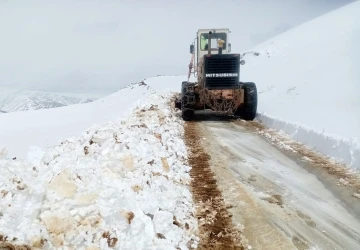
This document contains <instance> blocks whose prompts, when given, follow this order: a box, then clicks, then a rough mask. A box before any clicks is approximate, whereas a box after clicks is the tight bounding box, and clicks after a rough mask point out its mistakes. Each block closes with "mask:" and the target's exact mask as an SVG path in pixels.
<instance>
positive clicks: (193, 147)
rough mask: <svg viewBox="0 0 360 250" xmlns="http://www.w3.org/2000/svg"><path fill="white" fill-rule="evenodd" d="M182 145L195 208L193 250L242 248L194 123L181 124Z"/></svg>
mask: <svg viewBox="0 0 360 250" xmlns="http://www.w3.org/2000/svg"><path fill="white" fill-rule="evenodd" d="M184 129H185V135H184V136H185V143H186V145H187V147H188V152H189V159H188V161H189V164H190V166H191V167H192V169H191V171H190V176H191V179H192V180H191V190H192V193H193V197H194V200H195V204H196V206H197V211H196V213H197V214H196V216H197V219H198V223H199V231H200V235H199V236H200V243H199V246H198V248H197V249H245V248H244V247H243V246H242V244H241V239H242V237H243V236H242V233H241V230H240V229H237V228H235V227H234V226H233V224H232V219H231V215H230V213H229V212H228V211H227V209H226V206H225V203H224V199H223V197H222V194H221V191H220V190H219V188H218V186H217V181H216V178H215V175H214V173H213V172H212V170H211V167H210V163H209V160H210V156H209V155H208V154H207V153H205V151H204V150H203V148H202V146H201V144H200V140H201V137H200V135H199V133H198V129H197V126H196V123H195V122H187V123H185V125H184Z"/></svg>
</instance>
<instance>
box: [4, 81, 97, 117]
mask: <svg viewBox="0 0 360 250" xmlns="http://www.w3.org/2000/svg"><path fill="white" fill-rule="evenodd" d="M93 100H95V99H94V98H89V97H82V96H77V95H70V94H58V93H50V92H40V91H29V90H20V89H13V88H5V87H0V110H2V111H5V112H16V111H27V110H37V109H48V108H58V107H63V106H68V105H72V104H79V103H87V102H92V101H93Z"/></svg>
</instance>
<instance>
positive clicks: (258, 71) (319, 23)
mask: <svg viewBox="0 0 360 250" xmlns="http://www.w3.org/2000/svg"><path fill="white" fill-rule="evenodd" d="M359 13H360V2H359V1H356V2H354V3H352V4H350V5H348V6H345V7H343V8H340V9H338V10H335V11H333V12H331V13H328V14H326V15H324V16H320V17H319V18H316V19H314V20H312V21H310V22H308V23H305V24H303V25H301V26H299V27H297V28H294V29H292V30H290V31H288V32H285V33H284V34H282V35H279V36H277V37H275V38H273V39H271V40H270V41H268V42H266V43H263V44H260V45H258V46H256V47H255V48H253V49H251V50H249V51H247V52H246V55H245V56H244V59H245V61H246V64H245V65H244V66H243V67H242V68H241V69H242V71H241V74H240V75H241V79H242V80H243V81H254V82H255V83H256V84H257V86H258V91H259V106H258V112H259V116H258V119H259V120H261V121H262V122H263V123H264V124H265V125H267V126H269V127H271V128H275V129H279V130H281V131H283V132H285V133H287V134H289V135H291V136H292V138H294V139H296V140H298V141H300V142H302V143H304V144H306V145H308V146H309V147H310V148H312V149H315V150H318V151H320V152H321V153H324V154H326V155H328V156H331V157H334V158H335V159H336V160H338V161H341V162H343V163H346V164H349V165H350V166H351V167H353V168H357V169H360V98H359V96H360V95H359V93H360V71H359V65H360V57H359V56H358V55H359V53H360V50H359V45H358V44H359V43H360V16H359Z"/></svg>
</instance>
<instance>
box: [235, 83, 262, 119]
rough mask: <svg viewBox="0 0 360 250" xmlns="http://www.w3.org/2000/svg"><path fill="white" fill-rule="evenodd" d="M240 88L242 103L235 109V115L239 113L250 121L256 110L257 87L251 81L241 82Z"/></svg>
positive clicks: (253, 117)
mask: <svg viewBox="0 0 360 250" xmlns="http://www.w3.org/2000/svg"><path fill="white" fill-rule="evenodd" d="M242 88H243V89H244V103H243V105H241V106H240V107H239V108H238V110H236V112H235V115H239V116H240V117H241V118H242V119H244V120H247V121H252V120H254V119H255V117H256V112H257V103H258V96H257V88H256V85H255V83H253V82H245V83H243V85H242Z"/></svg>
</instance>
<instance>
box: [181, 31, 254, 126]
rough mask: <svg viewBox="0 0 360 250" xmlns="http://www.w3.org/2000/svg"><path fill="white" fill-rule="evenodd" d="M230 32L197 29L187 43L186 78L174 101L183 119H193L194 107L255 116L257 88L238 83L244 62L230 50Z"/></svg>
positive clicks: (247, 118)
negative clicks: (189, 43) (193, 37)
mask: <svg viewBox="0 0 360 250" xmlns="http://www.w3.org/2000/svg"><path fill="white" fill-rule="evenodd" d="M229 34H230V30H229V29H199V30H198V32H197V34H196V38H195V39H194V42H193V43H192V44H191V45H190V54H191V60H190V64H189V72H188V79H187V81H184V82H182V86H181V94H180V97H179V98H177V99H176V100H175V107H176V108H178V109H180V110H181V113H182V118H183V120H185V121H189V120H192V119H193V118H194V115H195V111H196V110H211V111H213V112H216V113H221V114H223V115H224V114H225V115H231V116H238V117H240V118H242V119H244V120H253V119H254V118H255V116H256V112H257V101H258V100H257V88H256V85H255V83H253V82H240V80H239V75H240V65H244V64H245V61H244V60H241V58H240V57H241V56H240V54H237V53H231V43H229ZM195 45H196V48H195ZM195 60H196V61H195ZM192 74H193V76H192ZM191 78H192V80H191Z"/></svg>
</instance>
